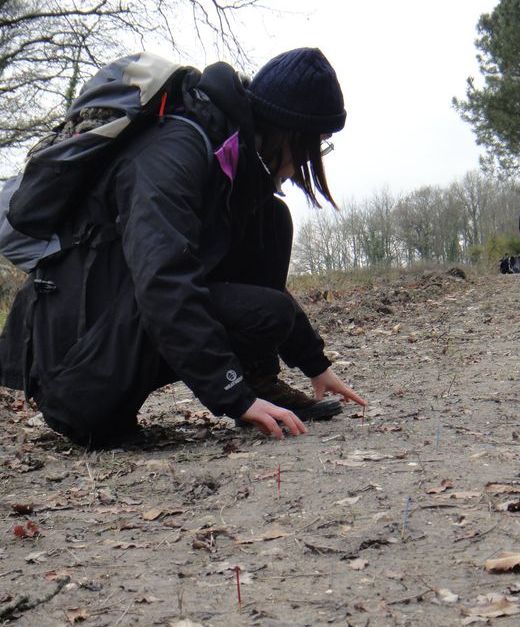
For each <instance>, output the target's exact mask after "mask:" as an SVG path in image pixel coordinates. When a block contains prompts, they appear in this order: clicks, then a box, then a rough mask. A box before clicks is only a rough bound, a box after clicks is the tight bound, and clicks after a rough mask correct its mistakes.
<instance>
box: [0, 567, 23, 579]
mask: <svg viewBox="0 0 520 627" xmlns="http://www.w3.org/2000/svg"><path fill="white" fill-rule="evenodd" d="M13 573H23V570H22V569H21V568H13V569H12V570H6V571H5V573H0V577H7V575H12V574H13Z"/></svg>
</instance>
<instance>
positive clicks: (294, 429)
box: [271, 408, 307, 435]
mask: <svg viewBox="0 0 520 627" xmlns="http://www.w3.org/2000/svg"><path fill="white" fill-rule="evenodd" d="M271 415H272V416H273V417H274V418H276V420H279V421H280V422H283V424H284V425H285V426H286V427H287V428H288V429H289V433H290V434H291V435H300V433H307V428H306V427H305V425H304V424H303V422H302V421H301V420H300V419H299V418H298V416H296V414H293V412H292V411H289V410H288V409H278V408H277V409H276V410H273V411H272V414H271Z"/></svg>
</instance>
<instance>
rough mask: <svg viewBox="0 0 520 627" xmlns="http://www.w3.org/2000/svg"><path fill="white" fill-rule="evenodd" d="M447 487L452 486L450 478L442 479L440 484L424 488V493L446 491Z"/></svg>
mask: <svg viewBox="0 0 520 627" xmlns="http://www.w3.org/2000/svg"><path fill="white" fill-rule="evenodd" d="M449 488H453V483H452V482H451V480H450V479H443V480H442V481H441V485H440V486H438V487H436V488H429V489H428V490H426V494H440V493H441V492H446V490H448V489H449Z"/></svg>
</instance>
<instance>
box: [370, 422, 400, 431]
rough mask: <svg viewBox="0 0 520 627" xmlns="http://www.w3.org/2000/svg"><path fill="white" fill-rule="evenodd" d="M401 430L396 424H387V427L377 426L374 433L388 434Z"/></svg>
mask: <svg viewBox="0 0 520 627" xmlns="http://www.w3.org/2000/svg"><path fill="white" fill-rule="evenodd" d="M402 430H403V428H402V427H401V425H396V424H387V425H379V426H378V427H376V428H375V431H377V432H378V433H390V432H393V431H402Z"/></svg>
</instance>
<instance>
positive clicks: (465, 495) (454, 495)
mask: <svg viewBox="0 0 520 627" xmlns="http://www.w3.org/2000/svg"><path fill="white" fill-rule="evenodd" d="M446 496H448V498H450V499H458V500H465V499H476V498H477V497H479V496H481V492H470V491H467V492H450V494H449V495H446ZM433 498H434V499H442V498H445V495H444V494H435V495H434V496H433Z"/></svg>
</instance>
